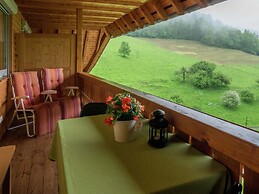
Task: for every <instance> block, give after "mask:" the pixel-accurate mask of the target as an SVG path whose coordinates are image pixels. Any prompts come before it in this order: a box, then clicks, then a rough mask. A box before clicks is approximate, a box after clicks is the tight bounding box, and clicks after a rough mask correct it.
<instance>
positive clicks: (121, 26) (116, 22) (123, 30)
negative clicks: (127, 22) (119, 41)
mask: <svg viewBox="0 0 259 194" xmlns="http://www.w3.org/2000/svg"><path fill="white" fill-rule="evenodd" d="M119 21H120V20H116V21H115V24H116V25H117V26H118V27H119V29H120V30H121V31H122V32H123V34H125V33H126V32H127V31H126V30H125V29H124V26H123V25H122V24H121V22H119Z"/></svg>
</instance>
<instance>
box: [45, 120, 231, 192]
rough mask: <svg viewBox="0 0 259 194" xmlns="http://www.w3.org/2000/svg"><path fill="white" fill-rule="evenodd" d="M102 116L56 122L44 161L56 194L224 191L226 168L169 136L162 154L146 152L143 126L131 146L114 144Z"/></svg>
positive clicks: (146, 131) (130, 143)
mask: <svg viewBox="0 0 259 194" xmlns="http://www.w3.org/2000/svg"><path fill="white" fill-rule="evenodd" d="M105 117H106V115H98V116H88V117H81V118H74V119H67V120H61V121H59V122H58V125H57V129H56V131H55V135H54V137H53V140H52V146H51V150H50V156H49V157H50V159H52V160H56V162H57V168H58V179H59V189H60V193H61V194H67V193H69V194H88V193H89V194H92V193H102V194H103V193H105V194H106V193H109V194H110V193H111V194H116V193H118V194H124V193H130V194H141V193H177V194H180V193H188V194H190V193H192V194H195V193H197V194H206V193H211V194H212V193H215V194H220V193H223V192H224V189H226V187H228V185H229V173H228V170H227V168H226V167H224V166H223V165H221V164H220V163H218V162H217V161H215V160H213V159H211V158H210V157H209V156H206V155H204V154H203V153H201V152H199V151H198V150H197V149H195V148H193V147H191V146H190V145H188V144H186V143H184V142H182V141H180V140H179V139H178V138H176V137H175V136H173V135H171V136H170V142H169V144H168V145H167V146H166V147H164V148H162V149H158V148H153V147H150V146H149V145H148V143H147V142H148V125H147V123H144V124H143V129H142V130H141V131H140V132H136V133H135V136H134V140H133V141H131V142H127V143H118V142H116V141H115V140H114V135H113V128H112V127H108V126H106V125H105V124H104V122H103V120H104V118H105Z"/></svg>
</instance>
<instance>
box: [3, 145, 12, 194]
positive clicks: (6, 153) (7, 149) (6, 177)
mask: <svg viewBox="0 0 259 194" xmlns="http://www.w3.org/2000/svg"><path fill="white" fill-rule="evenodd" d="M14 151H15V146H14V145H11V146H4V147H0V194H2V193H3V194H8V193H10V194H11V167H10V163H11V160H12V158H13V154H14Z"/></svg>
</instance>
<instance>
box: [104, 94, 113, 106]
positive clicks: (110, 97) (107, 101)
mask: <svg viewBox="0 0 259 194" xmlns="http://www.w3.org/2000/svg"><path fill="white" fill-rule="evenodd" d="M112 99H113V98H112V96H109V97H108V98H107V99H106V104H109V103H110V102H111V100H112Z"/></svg>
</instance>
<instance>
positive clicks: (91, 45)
mask: <svg viewBox="0 0 259 194" xmlns="http://www.w3.org/2000/svg"><path fill="white" fill-rule="evenodd" d="M98 37H99V30H89V31H87V32H86V33H85V45H84V47H83V62H84V64H83V66H86V65H87V64H88V63H89V62H90V60H91V58H92V56H93V54H94V53H95V50H96V47H97V43H98Z"/></svg>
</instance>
